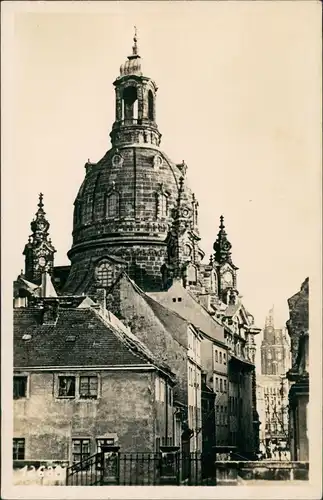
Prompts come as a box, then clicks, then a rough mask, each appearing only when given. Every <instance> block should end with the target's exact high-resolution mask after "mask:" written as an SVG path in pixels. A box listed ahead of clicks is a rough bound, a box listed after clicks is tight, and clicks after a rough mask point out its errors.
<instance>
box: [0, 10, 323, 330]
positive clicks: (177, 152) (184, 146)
mask: <svg viewBox="0 0 323 500" xmlns="http://www.w3.org/2000/svg"><path fill="white" fill-rule="evenodd" d="M14 3H16V2H14ZM18 3H19V2H17V4H18ZM46 3H47V5H45V6H42V5H41V4H39V5H38V6H37V5H36V6H35V5H33V11H34V12H32V13H31V12H29V13H28V12H20V13H19V14H16V15H15V16H14V18H12V20H13V21H14V24H10V22H9V21H10V20H9V18H8V22H7V24H6V30H7V31H9V28H12V32H11V38H10V39H9V38H8V39H6V40H7V42H6V43H7V44H5V46H4V49H5V55H6V64H7V65H6V66H5V68H6V75H5V76H6V78H5V84H7V86H4V94H3V95H4V96H5V98H4V99H5V106H6V107H5V110H6V114H5V115H4V116H5V118H3V123H4V124H5V126H6V128H5V129H4V132H5V134H4V137H5V138H4V139H3V147H4V151H3V154H5V155H6V156H5V160H6V161H4V163H3V193H2V198H3V206H4V207H5V211H4V212H3V217H4V218H5V224H4V231H5V230H6V228H7V229H8V228H9V227H10V228H11V235H10V238H9V236H8V235H7V236H5V240H6V241H8V240H10V263H9V262H8V265H10V270H11V275H12V278H14V277H15V276H16V275H18V274H19V272H20V269H22V268H23V267H24V259H23V256H22V254H21V253H22V251H23V248H24V245H25V243H26V242H27V238H28V235H29V234H30V221H31V219H32V217H33V215H34V213H35V211H36V208H37V207H36V205H37V199H38V193H39V192H40V191H41V192H43V193H44V203H45V210H46V212H47V215H48V219H49V221H50V223H51V229H50V233H51V237H52V241H53V243H54V245H55V247H56V249H57V254H56V264H57V265H63V264H68V259H67V256H66V252H67V251H68V249H69V248H70V246H71V242H72V239H71V231H72V212H73V201H74V198H75V196H76V193H77V191H78V188H79V186H80V184H81V182H82V180H83V177H84V174H85V170H84V164H85V162H86V161H87V159H88V158H90V159H91V160H92V161H94V162H96V161H98V160H99V159H100V158H101V157H102V156H103V155H104V154H105V152H106V151H107V150H108V149H109V148H110V138H109V132H110V130H111V126H112V122H113V120H114V109H115V107H114V106H115V102H114V88H113V86H112V82H113V81H114V79H115V78H116V77H117V76H118V74H119V67H120V64H121V63H123V62H124V61H125V60H126V56H127V55H128V54H130V53H131V47H132V37H133V26H134V25H136V26H137V27H138V38H139V42H138V43H139V51H140V55H141V56H142V59H143V61H142V66H143V70H144V73H145V74H146V75H147V76H151V77H152V78H153V79H154V80H155V81H156V83H157V85H158V87H159V90H158V94H157V122H158V125H159V129H160V131H161V133H162V134H163V137H162V143H161V147H162V149H163V150H164V151H165V152H166V153H167V154H168V155H169V156H170V157H171V158H172V160H173V161H175V162H181V161H182V160H185V161H186V163H187V164H188V172H187V175H188V179H189V184H190V186H191V187H192V189H193V190H194V191H195V193H196V196H197V198H198V199H199V203H200V209H199V210H200V212H199V215H200V231H201V236H202V248H203V249H204V250H205V252H206V259H207V260H208V257H209V254H210V253H211V252H212V246H213V242H214V241H215V239H216V235H217V232H218V226H219V217H220V215H221V214H223V215H224V220H225V225H226V229H227V233H228V236H229V239H230V241H231V243H232V247H233V248H232V257H233V262H234V263H235V264H236V265H237V266H238V267H239V271H238V273H239V274H238V289H239V291H240V293H241V294H242V295H243V298H244V302H245V305H246V307H247V308H248V310H249V311H250V312H251V313H253V314H254V315H255V318H256V322H257V323H258V325H259V326H260V327H262V326H263V323H264V320H265V315H266V314H267V311H268V310H269V309H270V307H271V306H272V305H273V304H275V312H276V324H277V326H283V325H284V323H285V322H286V320H287V319H288V309H287V298H288V297H290V296H291V295H293V294H294V293H296V292H297V291H298V289H299V287H300V285H301V283H302V281H303V280H304V279H305V277H306V276H308V275H311V274H312V272H313V269H314V270H315V267H314V264H315V259H314V257H313V248H315V247H316V246H317V244H318V231H319V229H318V228H319V226H318V216H319V213H320V209H319V207H320V186H321V177H320V175H321V174H320V170H321V163H320V147H319V146H320V134H321V131H320V128H319V121H320V109H321V106H320V75H321V67H320V64H319V61H320V59H321V53H320V36H321V35H320V33H321V30H320V22H321V16H320V10H319V9H320V5H319V2H311V1H304V2H302V1H298V2H288V1H287V2H284V1H281V2H268V1H267V2H260V1H259V2H258V1H257V2H244V1H239V2H143V3H139V2H120V3H114V2H98V3H96V2H90V3H89V4H87V3H78V2H75V3H73V4H72V3H69V2H62V3H61V2H54V3H55V4H56V5H52V4H51V5H50V3H49V2H46ZM24 4H25V5H23V6H22V8H23V9H24V10H25V11H26V10H31V7H30V6H28V3H27V2H24ZM36 9H37V10H38V12H35V10H36ZM45 9H46V10H45ZM42 10H43V12H42ZM50 10H51V11H52V12H50ZM7 35H8V36H9V35H10V33H9V34H8V33H7ZM9 63H10V67H9ZM9 88H10V91H11V92H9ZM8 214H10V215H9V217H8ZM5 234H6V233H5ZM6 241H5V243H6ZM5 265H6V266H7V263H6V264H5Z"/></svg>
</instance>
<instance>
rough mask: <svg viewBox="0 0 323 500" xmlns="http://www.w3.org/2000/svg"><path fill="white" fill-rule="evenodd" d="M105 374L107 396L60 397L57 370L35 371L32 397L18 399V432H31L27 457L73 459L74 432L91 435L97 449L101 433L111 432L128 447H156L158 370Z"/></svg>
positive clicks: (104, 393) (123, 447)
mask: <svg viewBox="0 0 323 500" xmlns="http://www.w3.org/2000/svg"><path fill="white" fill-rule="evenodd" d="M73 373H76V372H73ZM100 375H101V384H102V393H101V397H99V398H98V399H97V400H88V401H84V400H83V401H81V400H77V399H76V400H74V399H72V400H70V399H56V398H55V397H54V389H53V388H54V374H53V373H48V372H42V373H41V372H38V373H31V375H30V397H29V398H24V399H18V400H15V401H14V437H17V438H18V437H21V438H25V440H26V441H25V459H26V460H70V459H71V438H72V437H75V438H77V437H85V438H91V439H92V449H91V453H95V452H96V447H95V438H98V437H104V436H107V437H110V436H109V434H112V435H113V436H112V437H114V436H115V437H117V440H118V445H119V446H120V447H121V450H122V451H154V444H155V439H154V438H155V421H154V417H155V414H156V413H155V407H156V403H155V383H154V375H153V373H149V372H148V373H147V372H146V373H144V372H134V371H124V372H122V371H116V372H113V371H108V372H101V373H100ZM157 416H159V417H160V418H162V414H161V415H157Z"/></svg>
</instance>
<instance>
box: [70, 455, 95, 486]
mask: <svg viewBox="0 0 323 500" xmlns="http://www.w3.org/2000/svg"><path fill="white" fill-rule="evenodd" d="M103 462H104V461H103V453H96V454H95V455H92V456H90V457H88V458H86V459H85V460H82V461H81V462H77V463H75V464H73V465H70V466H69V467H67V469H66V485H67V486H100V485H102V484H103V470H104V467H103Z"/></svg>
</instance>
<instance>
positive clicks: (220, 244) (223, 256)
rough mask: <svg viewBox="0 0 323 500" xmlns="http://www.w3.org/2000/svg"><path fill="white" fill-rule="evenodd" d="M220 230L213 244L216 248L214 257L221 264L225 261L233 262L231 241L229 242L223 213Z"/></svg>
mask: <svg viewBox="0 0 323 500" xmlns="http://www.w3.org/2000/svg"><path fill="white" fill-rule="evenodd" d="M219 228H220V231H219V232H218V236H217V239H216V241H215V243H214V245H213V249H214V252H215V254H214V258H215V260H216V262H218V263H219V264H223V263H224V262H230V263H231V252H230V250H231V247H232V245H231V243H230V242H229V240H228V238H227V233H226V232H225V226H224V217H223V215H221V217H220V226H219Z"/></svg>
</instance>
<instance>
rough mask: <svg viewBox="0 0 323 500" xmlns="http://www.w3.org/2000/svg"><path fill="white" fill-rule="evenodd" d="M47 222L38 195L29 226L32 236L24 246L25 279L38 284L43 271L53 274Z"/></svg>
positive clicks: (51, 247)
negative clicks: (34, 212)
mask: <svg viewBox="0 0 323 500" xmlns="http://www.w3.org/2000/svg"><path fill="white" fill-rule="evenodd" d="M49 226H50V224H49V222H48V220H47V219H46V212H45V210H44V203H43V194H42V193H40V194H39V202H38V210H37V212H36V215H35V217H34V219H33V220H32V222H31V224H30V228H31V230H32V234H31V235H30V236H29V238H28V243H27V244H26V245H25V248H24V251H23V255H24V256H25V274H24V276H25V278H26V279H27V280H28V281H31V282H32V283H37V284H39V283H40V282H41V277H42V274H43V273H44V271H46V272H48V273H49V274H52V273H53V267H54V254H55V252H56V250H55V248H54V247H53V245H52V242H51V239H50V238H49V233H48V230H49Z"/></svg>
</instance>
